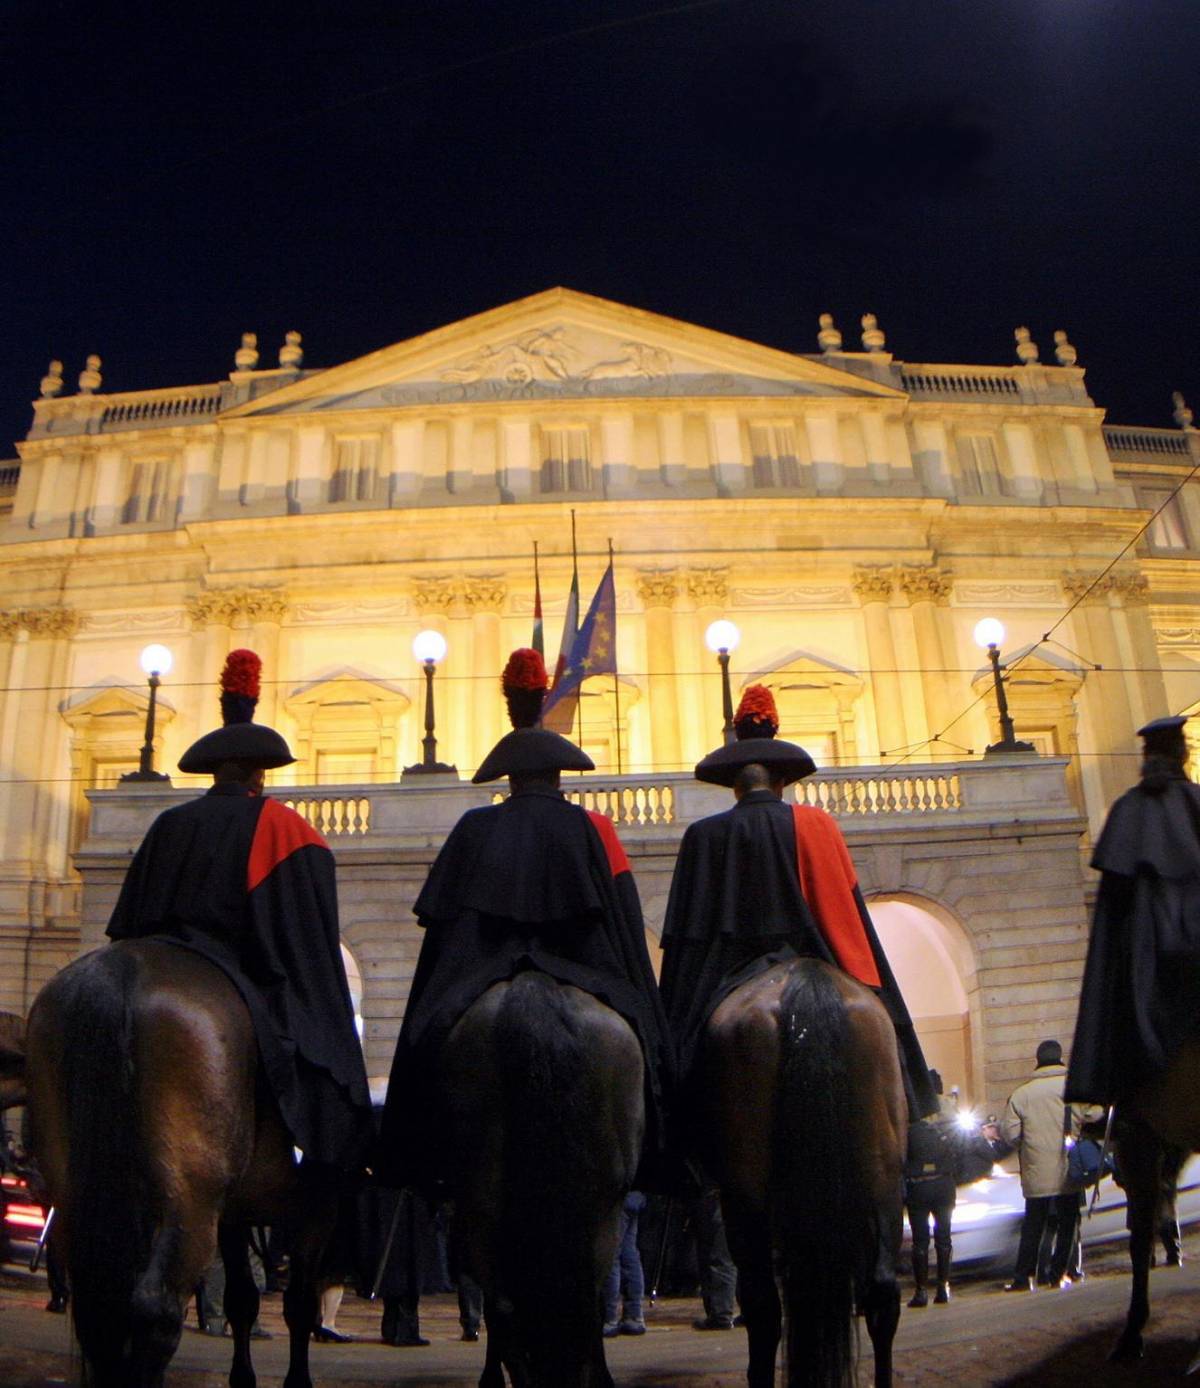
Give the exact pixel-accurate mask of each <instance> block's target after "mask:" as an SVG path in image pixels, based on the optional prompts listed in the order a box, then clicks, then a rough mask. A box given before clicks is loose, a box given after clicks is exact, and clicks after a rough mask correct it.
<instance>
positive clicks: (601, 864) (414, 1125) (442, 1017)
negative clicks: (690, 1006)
mask: <svg viewBox="0 0 1200 1388" xmlns="http://www.w3.org/2000/svg"><path fill="white" fill-rule="evenodd" d="M601 830H603V832H604V834H605V839H607V843H606V842H605V841H604V840H602V837H601ZM614 846H615V847H614ZM413 910H414V912H415V913H416V915H417V918H418V921H419V923H420V924H421V925H422V926H423V927H424V928H425V938H424V940H423V941H422V944H421V953H420V956H419V958H418V960H417V967H416V972H415V974H414V976H413V982H412V988H411V990H410V992H409V998H408V1006H407V1008H406V1010H405V1014H404V1023H403V1026H402V1027H401V1029H400V1036H399V1039H398V1041H397V1043H396V1054H395V1058H394V1059H393V1062H392V1073H391V1078H390V1080H389V1083H388V1093H387V1103H386V1105H385V1108H384V1117H383V1144H382V1146H383V1156H382V1162H383V1169H384V1173H385V1177H386V1179H388V1180H389V1181H392V1182H394V1183H395V1184H397V1185H414V1186H416V1187H418V1188H420V1189H423V1190H429V1191H436V1190H437V1188H438V1186H439V1183H440V1182H441V1181H442V1180H443V1179H444V1175H445V1171H444V1159H443V1154H442V1152H441V1149H440V1144H439V1130H438V1119H437V1113H438V1096H437V1089H436V1083H435V1081H434V1075H435V1072H436V1057H437V1054H438V1051H439V1049H440V1047H441V1044H442V1042H443V1041H444V1040H445V1039H446V1037H447V1035H448V1034H449V1032H450V1030H451V1029H452V1027H453V1026H454V1024H455V1022H457V1021H458V1019H459V1018H460V1017H461V1016H462V1014H463V1013H464V1012H465V1011H466V1009H467V1008H468V1007H470V1005H471V1004H472V1003H473V1002H474V1001H475V999H476V998H478V997H479V996H480V995H481V994H482V993H483V992H484V991H485V990H486V989H488V988H490V987H491V986H492V984H494V983H499V982H501V981H503V980H505V979H510V978H513V977H514V976H515V975H516V974H518V973H520V972H521V971H522V970H525V969H538V970H541V971H543V972H545V973H547V974H549V975H550V976H551V977H553V978H556V979H558V980H559V981H560V982H562V983H569V984H573V985H574V986H575V987H577V988H581V989H583V990H584V991H585V992H588V993H591V994H593V995H594V996H595V997H597V998H599V999H600V1001H601V1002H603V1003H605V1004H606V1005H607V1006H609V1007H611V1008H613V1010H614V1011H616V1012H619V1013H620V1014H621V1016H622V1017H624V1018H625V1020H626V1021H627V1022H629V1024H630V1025H631V1026H632V1027H633V1029H634V1031H635V1032H636V1033H637V1036H638V1039H639V1041H640V1042H641V1046H642V1053H643V1056H644V1058H645V1063H646V1064H645V1069H646V1103H647V1139H646V1159H647V1165H648V1166H650V1167H652V1166H653V1164H654V1161H655V1157H656V1153H657V1151H658V1150H659V1148H660V1146H661V1139H662V1133H663V1121H662V1116H663V1105H664V1097H665V1093H666V1090H667V1089H668V1087H669V1085H670V1078H671V1073H672V1070H673V1065H672V1056H671V1053H670V1049H669V1039H668V1031H667V1027H666V1023H665V1019H664V1017H663V1015H662V1005H661V1003H660V1001H659V996H658V989H657V987H656V985H655V981H654V973H653V970H652V968H651V966H650V957H649V954H648V952H647V949H646V935H645V928H644V926H643V923H642V912H641V905H640V903H639V901H638V895H637V888H636V886H635V884H634V881H633V875H632V873H631V872H630V871H629V869H628V864H627V863H626V862H625V860H624V854H623V852H622V851H621V849H620V846H619V844H617V841H616V835H615V833H613V832H612V829H611V826H606V825H605V824H604V823H602V824H601V826H600V830H598V829H597V824H596V822H594V821H593V819H592V817H591V816H590V815H589V813H588V812H587V811H585V810H583V809H581V808H580V807H579V806H577V805H572V804H571V803H570V802H569V801H567V800H566V799H564V798H563V796H562V795H561V794H560V793H559V792H557V791H540V790H537V791H521V792H518V793H516V794H513V795H510V796H509V797H508V799H507V800H505V801H503V802H502V803H501V804H499V805H490V806H486V807H484V808H482V809H478V810H470V811H468V813H467V814H465V815H464V816H463V817H462V819H460V820H459V822H458V823H457V824H456V825H455V826H454V829H453V830H452V831H451V833H450V836H449V837H448V838H447V840H446V842H445V844H444V845H443V847H442V851H441V852H440V853H439V854H438V856H437V859H436V861H435V862H434V864H433V867H432V868H431V869H430V873H429V878H428V880H427V881H426V883H425V886H424V888H423V889H422V891H421V894H420V896H418V898H417V900H416V903H415V904H414V906H413Z"/></svg>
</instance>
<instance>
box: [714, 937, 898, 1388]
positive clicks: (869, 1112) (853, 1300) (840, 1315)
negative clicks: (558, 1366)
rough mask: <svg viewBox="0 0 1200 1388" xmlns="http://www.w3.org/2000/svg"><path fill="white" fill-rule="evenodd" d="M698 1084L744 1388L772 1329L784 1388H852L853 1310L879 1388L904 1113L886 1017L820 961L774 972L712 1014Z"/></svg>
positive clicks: (771, 1363) (758, 1377) (892, 1292)
mask: <svg viewBox="0 0 1200 1388" xmlns="http://www.w3.org/2000/svg"><path fill="white" fill-rule="evenodd" d="M696 1078H697V1083H696V1085H695V1089H694V1092H695V1093H696V1094H697V1095H698V1096H700V1099H699V1103H700V1108H699V1110H698V1112H697V1113H696V1115H695V1119H694V1121H695V1122H696V1129H695V1131H696V1134H697V1145H698V1147H699V1155H700V1156H701V1159H702V1161H703V1163H704V1165H705V1167H706V1168H707V1170H708V1171H709V1173H710V1174H711V1175H712V1176H713V1178H714V1179H715V1180H716V1182H717V1185H718V1186H719V1188H720V1191H721V1205H722V1209H723V1211H724V1215H725V1226H726V1234H727V1237H728V1240H729V1250H730V1253H731V1255H732V1257H733V1260H734V1262H735V1264H736V1265H737V1269H738V1274H739V1279H740V1281H739V1297H740V1301H741V1306H742V1315H743V1317H744V1320H745V1325H746V1330H747V1332H748V1338H749V1364H748V1370H747V1375H746V1379H747V1383H748V1385H749V1388H772V1385H774V1383H775V1361H776V1355H777V1352H778V1349H779V1344H780V1338H781V1330H783V1331H785V1332H786V1336H785V1339H784V1375H785V1383H786V1384H787V1388H802V1385H803V1386H804V1388H808V1386H809V1385H811V1388H842V1385H848V1384H850V1383H852V1382H853V1373H854V1348H855V1346H854V1336H853V1326H854V1314H855V1311H856V1309H857V1310H859V1311H862V1312H863V1313H864V1314H865V1317H866V1322H867V1329H868V1331H869V1333H870V1336H871V1342H872V1345H873V1347H874V1351H875V1384H876V1388H888V1385H890V1384H891V1381H892V1359H891V1355H892V1339H893V1337H894V1335H895V1332H896V1326H897V1324H898V1323H899V1319H900V1291H899V1287H898V1285H897V1282H896V1267H897V1263H898V1260H899V1256H900V1243H901V1237H902V1232H903V1179H902V1175H903V1164H904V1152H905V1143H906V1139H907V1105H906V1101H905V1094H904V1084H903V1080H902V1077H901V1070H900V1060H899V1055H898V1052H897V1047H896V1036H895V1030H894V1028H893V1025H892V1022H891V1019H890V1018H889V1016H888V1014H887V1012H886V1010H885V1009H884V1007H883V1004H882V1003H881V1002H880V1001H879V999H878V998H877V997H876V996H875V995H874V994H873V993H872V992H871V991H870V990H869V989H868V988H866V987H864V986H863V985H862V984H861V983H858V982H857V981H856V980H855V979H853V978H851V977H850V976H849V975H847V974H845V973H842V972H841V971H840V970H838V969H836V968H834V967H832V966H831V965H829V964H826V963H824V962H822V961H821V960H817V959H795V960H792V961H789V962H787V963H785V964H780V965H775V966H773V967H771V968H770V969H768V970H766V971H765V972H763V973H761V974H758V975H757V976H755V977H753V978H751V979H749V980H748V981H746V982H745V983H743V984H741V985H740V986H739V987H738V988H736V989H734V991H733V992H731V993H730V994H729V995H728V996H727V997H726V998H725V999H723V1000H722V1001H721V1003H720V1004H719V1005H718V1006H717V1007H716V1008H715V1009H714V1010H713V1012H712V1015H711V1016H710V1018H709V1020H708V1022H707V1024H706V1026H705V1030H704V1033H703V1035H702V1037H701V1042H700V1051H699V1056H698V1069H697V1074H696ZM777 1273H778V1277H779V1283H780V1285H781V1287H782V1292H783V1303H782V1306H781V1303H780V1296H779V1287H778V1286H777V1284H776V1274H777Z"/></svg>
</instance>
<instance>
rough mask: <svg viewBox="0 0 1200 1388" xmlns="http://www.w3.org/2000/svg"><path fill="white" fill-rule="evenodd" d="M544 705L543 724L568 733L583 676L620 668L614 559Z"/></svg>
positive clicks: (571, 724) (601, 673)
mask: <svg viewBox="0 0 1200 1388" xmlns="http://www.w3.org/2000/svg"><path fill="white" fill-rule="evenodd" d="M560 660H561V661H562V666H561V671H560V673H559V674H558V676H557V678H556V679H555V682H554V688H553V689H551V691H550V693H549V695H548V696H547V698H546V702H545V704H544V705H543V706H542V727H543V728H549V729H550V731H551V732H556V733H562V734H563V735H564V736H569V735H570V732H571V729H572V726H573V725H574V722H575V711H576V709H577V708H578V706H579V695H580V690H581V687H582V685H583V682H584V680H586V679H588V678H590V676H592V675H614V674H616V672H617V590H616V583H615V581H614V579H613V565H612V560H611V559H610V560H609V561H608V568H607V569H605V570H604V577H603V578H602V579H601V580H600V585H599V587H598V588H597V589H596V595H595V597H593V598H592V604H591V606H590V607H589V608H588V610H587V616H586V617H584V619H583V623H582V625H581V626H580V628H579V632H578V635H577V636H576V637H575V640H574V641H573V642H572V643H571V648H570V650H569V652H567V654H566V657H565V659H563V658H562V657H560Z"/></svg>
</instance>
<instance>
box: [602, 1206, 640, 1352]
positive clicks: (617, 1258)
mask: <svg viewBox="0 0 1200 1388" xmlns="http://www.w3.org/2000/svg"><path fill="white" fill-rule="evenodd" d="M645 1208H646V1197H645V1196H644V1195H643V1194H642V1192H641V1191H640V1190H631V1191H629V1193H628V1194H627V1195H626V1196H625V1201H624V1204H623V1205H622V1206H621V1228H620V1237H619V1239H618V1242H617V1251H616V1253H614V1254H613V1263H612V1267H611V1269H610V1270H609V1274H608V1281H607V1282H606V1283H605V1284H604V1337H605V1339H611V1338H612V1337H613V1336H614V1335H644V1334H645V1333H646V1320H645V1316H644V1315H643V1313H642V1300H643V1298H644V1297H645V1294H646V1278H645V1274H644V1273H643V1271H642V1255H641V1252H640V1251H639V1249H638V1218H639V1216H640V1215H641V1212H642V1211H643V1210H644V1209H645ZM622 1308H623V1309H622ZM619 1309H620V1310H621V1315H620V1316H619V1317H618V1315H617V1312H618V1310H619Z"/></svg>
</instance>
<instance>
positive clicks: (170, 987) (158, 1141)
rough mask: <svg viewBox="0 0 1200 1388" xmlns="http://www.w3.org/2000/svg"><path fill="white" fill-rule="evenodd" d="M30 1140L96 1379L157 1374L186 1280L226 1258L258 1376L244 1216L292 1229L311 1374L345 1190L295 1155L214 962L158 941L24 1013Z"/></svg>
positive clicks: (292, 1308)
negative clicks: (323, 1284)
mask: <svg viewBox="0 0 1200 1388" xmlns="http://www.w3.org/2000/svg"><path fill="white" fill-rule="evenodd" d="M27 1047H28V1057H27V1080H28V1088H29V1105H30V1119H31V1122H32V1137H33V1147H34V1152H35V1154H36V1157H37V1160H38V1163H39V1165H40V1167H41V1170H42V1173H43V1175H44V1177H45V1180H46V1185H47V1187H48V1189H49V1192H50V1195H51V1198H52V1199H53V1201H54V1205H55V1208H56V1210H57V1212H58V1221H57V1223H58V1233H59V1235H60V1237H61V1239H62V1245H61V1246H62V1248H63V1251H64V1253H65V1258H66V1263H67V1267H68V1270H69V1275H70V1279H71V1287H72V1297H71V1310H72V1313H73V1315H74V1319H75V1329H76V1333H77V1334H78V1336H79V1343H80V1347H81V1349H82V1351H83V1359H84V1365H85V1371H86V1374H87V1382H89V1383H90V1384H93V1385H95V1388H161V1385H162V1383H163V1380H164V1375H165V1372H166V1367H167V1364H168V1362H169V1361H170V1359H171V1356H172V1355H173V1354H174V1352H175V1349H176V1346H177V1345H178V1343H179V1335H180V1330H181V1327H182V1323H183V1312H184V1307H185V1305H186V1302H187V1299H188V1297H189V1296H190V1295H191V1293H192V1291H193V1289H194V1287H195V1286H196V1283H197V1282H198V1281H199V1280H200V1278H201V1277H202V1276H203V1274H204V1272H205V1269H206V1268H207V1267H208V1266H209V1264H210V1263H211V1262H212V1260H213V1256H214V1254H215V1252H216V1249H217V1246H218V1241H219V1245H220V1250H221V1254H222V1257H223V1259H224V1262H225V1267H226V1276H227V1282H226V1291H225V1309H226V1315H227V1317H228V1320H229V1323H230V1327H231V1329H232V1330H233V1338H234V1350H233V1365H232V1367H231V1369H230V1373H229V1382H230V1384H231V1385H233V1388H253V1385H254V1383H255V1374H254V1370H253V1368H252V1366H251V1362H250V1329H251V1326H252V1325H253V1323H254V1319H255V1316H256V1315H257V1314H258V1292H257V1290H256V1289H255V1286H254V1280H253V1277H252V1276H251V1272H250V1263H249V1254H248V1232H249V1228H250V1225H251V1223H254V1224H271V1225H278V1226H282V1227H284V1228H285V1229H286V1230H287V1231H288V1233H289V1235H290V1243H289V1249H290V1254H291V1277H290V1280H289V1284H288V1290H287V1293H286V1295H285V1297H284V1315H285V1319H286V1320H287V1324H288V1329H289V1331H290V1334H291V1366H290V1368H289V1370H288V1374H287V1377H286V1379H285V1380H284V1383H285V1385H286V1388H311V1384H312V1380H311V1378H310V1377H309V1372H308V1339H309V1334H310V1333H311V1331H312V1328H313V1325H314V1324H315V1321H316V1315H317V1289H316V1278H315V1273H316V1264H317V1259H318V1258H319V1256H320V1253H321V1250H322V1248H323V1247H324V1244H325V1241H326V1240H327V1238H328V1235H329V1231H330V1229H331V1228H332V1225H333V1220H334V1216H335V1212H336V1190H335V1189H333V1186H332V1179H331V1177H330V1176H329V1175H328V1174H327V1173H326V1174H324V1175H314V1174H313V1173H312V1172H310V1171H309V1169H308V1168H307V1167H305V1166H299V1165H297V1163H296V1161H295V1155H294V1152H293V1149H292V1142H291V1138H290V1136H289V1135H288V1133H287V1130H286V1129H285V1128H284V1125H283V1121H282V1119H281V1118H280V1116H279V1112H278V1109H277V1107H276V1105H275V1102H274V1099H273V1098H271V1097H270V1096H269V1095H268V1094H265V1093H264V1089H263V1086H262V1084H261V1081H260V1080H259V1079H258V1076H257V1066H258V1051H257V1045H256V1042H255V1037H254V1031H253V1027H252V1024H251V1021H250V1015H249V1013H248V1012H247V1010H246V1006H245V1004H244V1003H243V1001H242V999H241V996H240V994H239V993H238V992H237V990H236V989H235V988H234V986H233V984H232V983H230V981H229V980H228V979H227V978H226V976H225V975H224V974H223V973H222V972H221V971H220V970H219V969H217V968H216V967H215V966H214V965H212V964H210V963H208V962H207V961H206V960H204V959H202V958H201V957H200V956H199V955H197V954H193V953H192V952H191V951H189V950H186V949H180V948H177V947H175V946H172V945H168V944H163V943H160V942H157V941H154V940H131V941H122V942H119V943H116V944H111V945H107V946H105V947H104V948H102V949H98V950H96V951H94V952H93V953H91V954H88V955H85V956H84V957H83V958H82V959H78V960H76V962H75V963H73V964H71V965H70V966H68V967H67V968H66V969H64V970H63V971H62V972H61V973H59V974H58V975H56V976H55V977H54V978H53V979H52V980H51V981H50V982H49V983H48V984H47V985H46V986H45V987H44V988H43V989H42V991H41V993H40V994H39V995H38V998H37V1000H36V1001H35V1003H34V1005H33V1009H32V1011H31V1012H30V1014H29V1024H28V1033H27Z"/></svg>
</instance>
